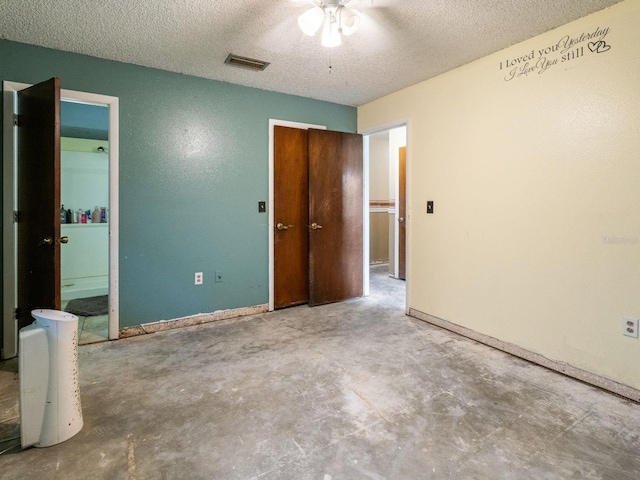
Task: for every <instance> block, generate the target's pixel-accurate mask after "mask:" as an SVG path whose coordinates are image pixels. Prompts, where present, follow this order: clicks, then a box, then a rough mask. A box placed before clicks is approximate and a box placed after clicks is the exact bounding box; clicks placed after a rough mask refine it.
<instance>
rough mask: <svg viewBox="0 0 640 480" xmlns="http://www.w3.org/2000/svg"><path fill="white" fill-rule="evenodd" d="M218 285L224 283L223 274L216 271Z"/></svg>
mask: <svg viewBox="0 0 640 480" xmlns="http://www.w3.org/2000/svg"><path fill="white" fill-rule="evenodd" d="M215 281H216V283H220V282H221V281H222V272H221V271H220V270H216V280H215Z"/></svg>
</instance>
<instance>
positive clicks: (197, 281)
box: [194, 272, 202, 285]
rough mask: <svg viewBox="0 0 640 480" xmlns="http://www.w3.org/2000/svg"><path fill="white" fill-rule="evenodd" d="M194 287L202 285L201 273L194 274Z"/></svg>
mask: <svg viewBox="0 0 640 480" xmlns="http://www.w3.org/2000/svg"><path fill="white" fill-rule="evenodd" d="M194 285H202V272H196V278H195V281H194Z"/></svg>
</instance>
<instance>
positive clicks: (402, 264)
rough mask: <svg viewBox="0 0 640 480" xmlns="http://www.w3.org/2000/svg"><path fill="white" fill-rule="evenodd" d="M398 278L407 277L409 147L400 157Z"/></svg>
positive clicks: (401, 149)
mask: <svg viewBox="0 0 640 480" xmlns="http://www.w3.org/2000/svg"><path fill="white" fill-rule="evenodd" d="M398 183H399V189H398V190H399V192H398V278H401V279H402V280H404V279H406V278H407V273H406V270H407V267H406V265H407V147H400V152H399V157H398Z"/></svg>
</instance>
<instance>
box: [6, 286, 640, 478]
mask: <svg viewBox="0 0 640 480" xmlns="http://www.w3.org/2000/svg"><path fill="white" fill-rule="evenodd" d="M403 286H404V284H403V283H402V282H398V281H395V280H390V279H388V278H386V275H384V274H382V275H376V278H374V279H373V280H372V295H371V296H370V297H368V298H363V299H357V300H352V301H349V302H345V303H342V304H336V305H328V306H323V307H316V308H308V307H306V306H305V307H295V308H291V309H286V310H281V311H278V312H273V313H269V314H263V315H257V316H252V317H246V318H242V319H235V320H229V321H224V322H219V323H214V324H208V325H201V326H197V327H189V328H184V329H180V330H172V331H167V332H162V333H156V334H153V335H147V336H142V337H135V338H130V339H127V340H120V341H117V342H107V343H100V344H93V345H87V346H82V347H80V350H79V352H80V369H81V395H82V403H83V412H84V428H83V429H82V431H81V432H80V433H79V434H78V435H76V436H75V437H73V438H71V439H70V440H67V441H66V442H64V443H62V444H60V445H56V446H53V447H49V448H44V449H38V448H31V449H28V450H24V451H22V450H21V449H20V448H19V447H17V446H16V445H17V444H18V443H19V440H18V441H17V442H16V440H15V439H11V438H9V437H11V436H14V437H15V436H16V435H18V424H17V378H16V374H15V367H14V366H12V365H15V362H14V363H13V364H12V363H10V362H3V365H2V368H1V369H0V409H1V410H0V415H2V417H0V421H2V423H0V426H2V429H1V430H0V433H1V434H2V435H4V438H0V440H2V439H4V442H2V443H0V448H1V449H2V450H5V451H4V453H3V454H2V455H0V477H1V478H3V479H27V478H29V479H31V478H33V479H66V480H72V479H88V478H91V479H94V478H96V479H130V480H133V479H240V480H249V479H296V480H298V479H314V480H343V479H376V480H380V479H565V478H571V479H615V480H623V479H629V480H631V479H638V478H640V407H639V406H638V405H637V404H634V403H632V402H630V401H627V400H624V399H621V398H618V397H616V396H613V395H611V394H609V393H606V392H603V391H600V390H597V389H595V388H593V387H590V386H588V385H585V384H582V383H580V382H577V381H574V380H571V379H569V378H566V377H563V376H561V375H559V374H556V373H554V372H551V371H548V370H545V369H543V368H540V367H537V366H534V365H531V364H529V363H527V362H525V361H522V360H519V359H517V358H514V357H510V356H509V355H507V354H504V353H501V352H499V351H496V350H492V349H491V348H488V347H485V346H483V345H479V344H477V343H474V342H472V341H469V340H466V339H464V338H462V337H459V336H457V335H455V334H452V333H449V332H447V331H443V330H441V329H438V328H436V327H432V326H430V325H428V324H425V323H423V322H420V321H417V320H415V319H412V318H409V317H406V316H405V315H404V314H403V311H402V308H403V304H404V303H403V302H404V301H403V299H402V297H401V296H400V297H398V296H396V297H395V298H394V297H393V296H391V297H389V296H387V293H394V292H395V293H396V294H401V292H402V288H403Z"/></svg>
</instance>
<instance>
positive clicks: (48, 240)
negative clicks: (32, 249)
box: [42, 237, 69, 245]
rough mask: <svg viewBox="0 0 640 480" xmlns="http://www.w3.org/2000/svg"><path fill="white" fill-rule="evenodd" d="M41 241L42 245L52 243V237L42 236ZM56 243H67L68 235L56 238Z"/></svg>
mask: <svg viewBox="0 0 640 480" xmlns="http://www.w3.org/2000/svg"><path fill="white" fill-rule="evenodd" d="M42 243H43V244H44V245H53V237H44V238H43V239H42ZM56 243H69V237H60V238H58V239H56Z"/></svg>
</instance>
